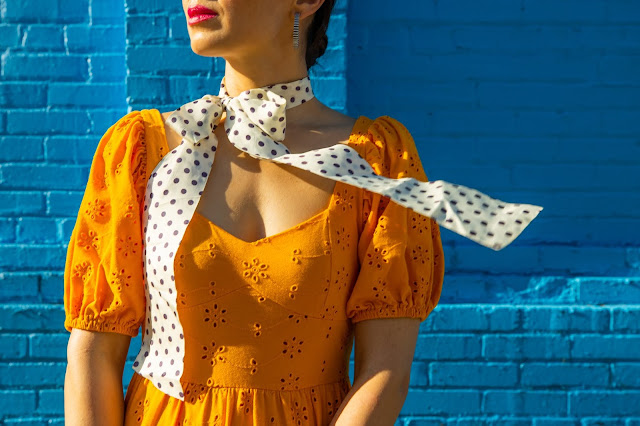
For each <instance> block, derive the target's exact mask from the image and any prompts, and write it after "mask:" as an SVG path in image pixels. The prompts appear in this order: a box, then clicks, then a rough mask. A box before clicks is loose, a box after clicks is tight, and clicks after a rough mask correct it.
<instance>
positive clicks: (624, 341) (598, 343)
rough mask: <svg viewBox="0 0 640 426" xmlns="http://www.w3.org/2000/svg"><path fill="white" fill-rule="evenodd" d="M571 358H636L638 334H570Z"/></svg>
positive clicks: (639, 337)
mask: <svg viewBox="0 0 640 426" xmlns="http://www.w3.org/2000/svg"><path fill="white" fill-rule="evenodd" d="M571 340H572V347H571V358H573V359H580V360H582V359H585V360H592V359H602V358H605V359H612V360H630V361H632V360H637V359H638V357H637V354H638V351H640V335H631V336H625V335H619V336H618V335H591V334H583V335H574V336H571Z"/></svg>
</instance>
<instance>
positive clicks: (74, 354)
mask: <svg viewBox="0 0 640 426" xmlns="http://www.w3.org/2000/svg"><path fill="white" fill-rule="evenodd" d="M130 344H131V336H128V335H126V334H121V333H111V332H106V331H104V332H103V331H92V330H83V329H81V328H74V329H72V330H71V335H70V336H69V342H68V344H67V360H74V359H80V358H87V357H88V358H93V357H101V358H103V359H106V360H108V361H111V362H114V363H116V365H118V366H119V367H121V369H124V363H125V361H126V358H127V353H128V352H129V345H130Z"/></svg>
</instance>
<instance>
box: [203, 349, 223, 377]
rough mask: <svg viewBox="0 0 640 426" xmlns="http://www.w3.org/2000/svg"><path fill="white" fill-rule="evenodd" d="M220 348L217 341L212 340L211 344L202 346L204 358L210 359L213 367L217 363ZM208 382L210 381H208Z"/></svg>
mask: <svg viewBox="0 0 640 426" xmlns="http://www.w3.org/2000/svg"><path fill="white" fill-rule="evenodd" d="M218 350H219V349H218V348H216V342H214V341H211V346H203V347H202V359H208V360H209V361H210V363H211V366H212V367H213V366H214V365H216V361H217V358H216V355H217V353H218ZM207 384H208V382H207Z"/></svg>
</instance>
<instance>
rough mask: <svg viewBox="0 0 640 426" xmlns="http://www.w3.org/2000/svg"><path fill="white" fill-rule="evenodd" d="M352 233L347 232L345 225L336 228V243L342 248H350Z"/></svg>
mask: <svg viewBox="0 0 640 426" xmlns="http://www.w3.org/2000/svg"><path fill="white" fill-rule="evenodd" d="M350 237H351V234H350V233H349V232H347V230H346V228H345V227H344V226H341V227H340V229H338V230H336V243H337V244H339V245H340V249H341V250H343V251H344V250H347V249H348V248H349V238H350Z"/></svg>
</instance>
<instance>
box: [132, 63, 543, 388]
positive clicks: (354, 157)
mask: <svg viewBox="0 0 640 426" xmlns="http://www.w3.org/2000/svg"><path fill="white" fill-rule="evenodd" d="M224 82H225V80H224V78H223V80H222V82H221V84H220V92H219V95H218V96H212V95H205V96H203V97H202V98H200V99H197V100H194V101H192V102H189V103H187V104H185V105H182V106H181V107H179V108H178V109H176V110H175V111H174V112H173V113H172V114H171V115H170V116H169V118H168V124H169V126H170V127H171V128H172V129H174V130H175V131H176V132H177V133H178V134H180V135H181V136H182V141H181V143H180V145H179V146H178V147H176V148H175V149H174V150H172V151H171V152H170V153H168V154H167V155H165V156H164V157H163V158H162V160H161V161H160V162H159V163H158V164H157V166H156V168H155V169H154V170H153V172H152V173H151V176H150V178H149V181H148V184H147V188H146V194H145V205H144V211H145V214H144V215H143V226H144V236H145V250H144V257H145V265H144V266H145V278H146V297H147V301H146V302H147V304H146V306H147V315H146V321H147V324H146V327H145V329H146V330H145V334H144V336H143V340H142V347H141V349H140V352H139V353H138V356H137V357H136V360H135V362H134V364H133V368H134V370H135V371H137V372H138V373H139V374H141V375H142V376H144V377H147V378H148V379H149V380H151V381H152V382H153V384H154V385H155V386H156V387H157V388H158V389H159V390H161V391H162V392H164V393H166V394H168V395H170V396H173V397H175V398H178V399H180V400H184V393H183V389H182V387H181V384H180V377H181V376H182V373H183V371H184V332H183V329H182V326H181V324H180V321H179V319H178V314H177V307H176V292H175V283H174V281H175V277H174V271H173V264H174V262H173V261H174V256H175V253H176V251H177V249H178V247H179V245H180V242H181V241H182V237H183V235H184V233H185V230H186V228H187V225H188V224H189V221H190V220H191V218H192V216H193V214H194V212H195V210H196V207H197V205H198V201H199V199H200V196H201V195H202V192H203V189H204V187H205V184H206V182H207V178H208V176H209V172H210V170H211V166H212V165H213V161H214V157H215V153H216V148H217V145H218V139H217V138H216V136H215V134H214V133H213V131H214V130H215V129H216V127H217V126H218V124H219V123H220V120H221V118H222V113H223V111H226V114H227V119H225V121H224V126H225V131H226V133H227V136H228V139H229V141H230V142H231V144H233V146H235V147H236V148H238V149H240V150H242V151H245V152H247V154H249V155H250V156H252V157H254V158H258V159H266V160H270V161H275V162H278V163H282V164H288V165H292V166H295V167H298V168H300V169H303V170H307V171H309V172H311V173H315V174H317V175H320V176H324V177H326V178H327V179H332V180H336V181H342V182H346V183H347V184H349V185H353V186H357V187H359V188H365V189H367V190H369V191H372V192H376V193H378V194H382V195H385V196H387V197H389V198H391V200H392V201H394V202H396V203H398V204H400V205H402V206H405V207H407V208H409V209H411V210H413V211H415V212H416V213H419V214H421V215H424V216H428V217H430V218H433V219H434V220H435V221H436V222H437V223H438V224H439V225H440V226H443V227H445V228H447V229H450V230H451V231H453V232H455V233H457V234H459V235H462V236H463V237H466V238H468V239H471V240H473V241H476V242H477V243H479V244H481V245H483V246H485V247H489V248H491V249H493V250H500V249H502V248H504V247H505V246H507V245H508V244H509V243H510V242H511V241H513V240H514V239H515V238H516V237H517V236H518V235H519V234H520V233H521V232H522V231H523V229H524V228H525V227H526V226H527V225H528V224H529V223H530V222H531V221H532V220H533V219H534V218H535V217H536V216H537V215H538V213H539V212H540V211H541V210H542V207H540V206H535V205H530V204H512V203H507V202H503V201H500V200H497V199H494V198H491V197H489V196H487V195H485V194H483V193H482V192H479V191H477V190H475V189H473V188H469V187H466V186H463V185H458V184H453V183H449V182H445V181H443V180H436V181H430V182H421V181H418V180H416V179H414V178H410V177H407V178H400V179H391V178H387V177H384V176H379V175H377V174H376V173H375V172H374V171H373V169H372V168H371V166H370V165H369V163H368V162H367V161H366V160H365V159H363V158H362V157H360V155H359V154H358V153H357V152H356V151H355V150H354V149H352V148H351V147H349V146H347V145H345V144H341V143H340V144H336V145H333V146H330V147H328V148H323V149H316V150H312V151H309V152H307V153H302V154H291V152H290V151H289V150H288V149H287V147H286V146H285V145H284V144H283V143H282V141H283V140H284V138H285V130H286V114H285V111H286V110H287V109H289V108H294V107H296V106H298V105H301V104H303V103H305V102H306V101H308V100H310V99H313V97H314V94H313V91H312V90H311V82H310V80H309V77H308V76H306V77H304V78H302V79H299V80H296V81H292V82H288V83H278V84H274V85H270V86H265V87H260V88H255V89H251V90H246V91H244V92H242V93H240V94H239V95H238V96H236V97H231V96H229V95H228V93H227V91H226V89H225V84H224ZM311 153H312V155H310V154H311ZM471 204H472V205H473V206H474V207H473V208H466V206H467V205H471ZM462 206H464V207H462ZM461 207H462V208H461ZM152 318H153V324H152V323H151V319H152Z"/></svg>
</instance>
